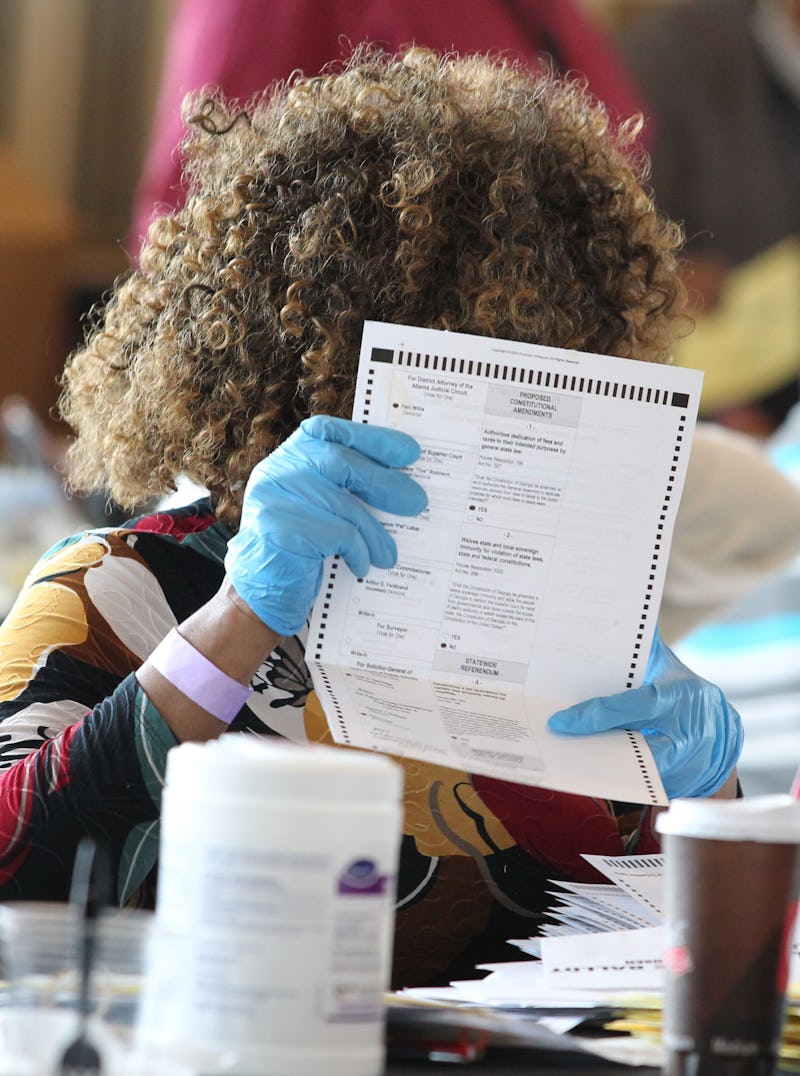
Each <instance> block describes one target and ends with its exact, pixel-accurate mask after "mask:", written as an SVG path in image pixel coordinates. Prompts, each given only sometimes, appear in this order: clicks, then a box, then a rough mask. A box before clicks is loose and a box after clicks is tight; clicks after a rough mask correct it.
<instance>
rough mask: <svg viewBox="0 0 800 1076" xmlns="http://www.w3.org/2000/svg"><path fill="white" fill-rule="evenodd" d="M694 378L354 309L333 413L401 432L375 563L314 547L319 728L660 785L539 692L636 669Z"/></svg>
mask: <svg viewBox="0 0 800 1076" xmlns="http://www.w3.org/2000/svg"><path fill="white" fill-rule="evenodd" d="M701 386H702V375H701V374H699V373H697V372H696V371H693V370H687V369H683V368H678V367H669V366H659V365H654V364H651V363H644V362H635V361H631V360H627V359H616V358H610V357H608V356H602V355H592V354H586V353H582V352H574V351H565V350H561V349H557V348H546V347H538V346H536V345H530V344H521V343H510V342H507V341H502V340H493V339H487V338H485V337H478V336H468V335H463V334H459V333H448V332H441V331H436V330H429V329H419V328H409V327H407V326H396V325H385V324H380V323H376V322H367V323H366V324H365V328H364V335H363V341H362V347H361V356H360V363H359V371H358V381H357V387H356V399H355V404H354V409H353V417H354V419H355V420H356V421H362V422H369V423H375V424H378V425H383V426H390V427H394V428H396V429H399V430H404V431H406V432H407V433H409V434H411V435H412V436H413V437H415V438H416V439H417V441H418V442H419V444H420V446H421V449H422V452H421V456H420V459H419V460H418V462H417V463H415V464H414V465H413V466H412V467H411V468H409V473H410V474H412V475H413V477H414V478H416V479H417V480H418V481H419V482H420V483H421V485H422V486H423V487H424V488H425V490H426V492H427V494H428V498H429V505H428V508H427V509H426V510H425V512H424V513H423V514H422V515H421V516H419V517H416V518H401V517H398V516H392V515H389V514H384V513H380V512H376V513H375V514H376V515H377V516H378V518H379V519H380V520H381V522H382V523H383V524H384V525H385V526H386V527H387V529H388V530H389V531H390V532H391V533H392V534H393V535H394V537H395V540H396V542H397V547H398V554H399V559H398V563H397V565H396V567H395V568H393V569H391V570H389V571H385V570H377V569H372V570H370V572H369V574H368V575H367V576H366V577H365V578H363V579H356V578H355V577H354V576H353V575H352V574H351V573H350V571H349V570H348V569H347V567H346V565H345V564H344V562H343V561H340V560H339V558H336V557H335V558H332V559H331V560H330V561H329V562H328V563H327V565H326V570H325V576H324V580H323V586H322V589H321V591H320V595H319V598H318V600H317V603H316V605H315V607H314V611H313V615H312V620H311V628H310V632H309V641H308V645H307V649H306V660H307V663H308V666H309V669H310V670H311V675H312V679H313V682H314V687H315V689H316V691H317V694H318V696H319V699H320V702H321V704H322V706H323V709H324V711H325V714H326V716H327V719H328V723H329V725H330V728H331V731H332V734H333V737H334V739H335V740H337V741H338V742H340V743H345V744H350V745H352V746H354V747H361V748H368V749H372V750H377V751H383V752H387V753H389V754H394V755H401V756H409V757H411V758H416V759H422V760H424V761H427V762H432V763H436V764H439V765H443V766H449V767H453V768H457V769H463V770H466V771H468V772H471V773H480V774H483V775H486V776H489V777H496V778H505V779H507V780H511V781H516V782H521V783H524V784H528V785H534V786H539V787H545V788H551V789H558V790H561V791H565V792H573V793H582V794H585V795H595V796H603V797H610V798H614V799H621V800H627V801H631V802H637V803H665V802H666V796H665V794H664V790H663V787H662V785H661V781H660V779H659V776H658V772H657V770H656V768H655V765H654V763H653V759H652V756H651V754H650V751H649V749H648V747H647V745H646V743H645V740H644V738H643V737H642V736H641V735H639V734H638V733H632V732H625V731H619V732H616V731H615V732H611V733H604V734H603V735H600V736H589V737H582V736H578V737H576V736H559V735H556V734H554V733H551V732H549V731H548V730H547V728H546V724H545V723H546V720H547V718H548V717H549V716H550V714H552V713H553V712H554V711H555V710H558V709H561V708H563V707H564V706H568V705H570V704H571V703H575V702H579V701H581V700H584V699H588V698H591V697H593V696H597V695H606V694H611V693H614V692H617V691H624V690H626V689H629V688H634V687H637V686H638V685H640V684H641V683H642V681H643V677H644V673H645V669H646V665H647V658H648V654H649V651H650V644H651V641H652V638H653V632H654V628H655V623H656V616H657V613H658V606H659V600H660V596H661V590H662V586H663V581H664V574H665V570H666V564H667V555H668V552H669V545H670V540H671V536H672V529H673V523H674V519H675V514H676V511H677V508H678V503H679V500H680V493H681V489H682V486H683V480H684V475H685V472H686V465H687V462H688V458H689V451H690V446H691V438H692V432H693V430H694V424H695V419H696V414H697V406H698V401H699V397H700V391H701Z"/></svg>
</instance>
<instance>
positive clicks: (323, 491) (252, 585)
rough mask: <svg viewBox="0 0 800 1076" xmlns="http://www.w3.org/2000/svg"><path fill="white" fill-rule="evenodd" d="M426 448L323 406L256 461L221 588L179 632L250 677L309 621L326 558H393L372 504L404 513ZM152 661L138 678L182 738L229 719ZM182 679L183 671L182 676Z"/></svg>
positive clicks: (420, 503)
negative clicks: (413, 472) (411, 471)
mask: <svg viewBox="0 0 800 1076" xmlns="http://www.w3.org/2000/svg"><path fill="white" fill-rule="evenodd" d="M418 455H419V446H418V445H417V443H416V441H414V440H413V439H412V438H411V437H409V436H408V435H407V434H404V433H400V432H398V431H396V430H389V429H385V428H383V427H380V426H367V425H364V424H360V423H355V422H350V421H348V420H346V419H337V418H330V417H328V416H325V415H317V416H315V417H314V418H311V419H306V420H305V421H304V422H303V423H301V425H300V427H299V429H298V430H296V431H295V433H294V434H293V435H292V436H291V437H290V438H289V439H288V440H287V441H285V442H284V443H283V444H282V445H281V446H280V447H279V448H278V449H276V451H275V452H273V453H272V454H271V455H270V456H268V457H267V458H266V459H264V460H262V461H261V463H259V464H258V465H257V467H256V468H255V469H254V471H253V473H252V475H251V477H250V480H249V482H248V484H247V489H246V491H245V497H244V503H243V506H242V518H241V523H240V526H239V531H238V533H237V534H236V535H235V537H234V538H233V539H232V541H231V543H230V545H229V547H228V553H227V556H226V562H225V563H226V567H227V570H228V575H227V576H226V579H225V581H224V582H223V584H222V586H221V588H220V590H219V591H218V592H217V594H216V595H215V596H214V597H213V598H212V599H211V601H209V602H208V603H207V604H205V605H204V606H203V607H202V608H200V609H199V610H198V612H196V613H195V614H194V615H193V616H190V617H189V618H188V619H186V620H185V621H184V622H183V623H182V624H181V625H180V627H179V634H180V635H181V636H183V638H184V639H185V640H186V641H187V642H188V643H190V644H191V646H192V647H194V649H195V650H197V651H198V652H199V653H200V654H202V655H203V656H204V657H205V658H207V659H208V660H209V661H211V663H212V665H213V666H216V668H217V669H218V670H219V672H220V673H222V674H224V675H225V676H226V677H230V678H232V679H233V680H235V681H238V683H239V684H242V685H246V684H249V682H250V679H251V677H252V676H253V674H254V673H255V671H256V670H257V669H258V667H259V666H260V665H261V663H262V662H263V661H264V659H265V658H266V657H267V655H268V654H269V653H270V652H271V651H272V649H273V648H274V646H275V644H276V642H277V641H278V639H279V638H280V637H281V636H282V635H293V634H296V633H297V632H298V631H299V630H300V629H301V628H302V627H303V625H304V624H305V622H306V619H307V617H308V614H309V612H310V610H311V606H312V604H313V602H314V599H315V598H316V595H317V591H318V590H319V587H320V584H321V581H322V572H323V563H324V560H325V558H326V557H328V556H331V555H333V554H339V555H341V556H342V558H343V560H344V561H345V563H346V564H347V565H348V567H349V568H350V569H351V571H353V573H354V574H356V575H365V574H366V573H367V572H368V571H369V568H370V566H371V565H375V566H377V567H381V568H389V567H392V566H393V565H394V563H395V560H396V557H397V550H396V547H395V544H394V540H393V539H392V537H391V536H390V535H389V533H388V532H387V531H386V530H385V528H384V527H383V526H382V525H381V524H380V523H379V522H378V520H377V519H376V518H375V516H374V515H372V513H371V512H370V511H369V510H368V508H367V507H366V505H371V506H372V507H374V508H378V509H381V510H383V511H389V512H394V513H396V514H400V515H416V514H418V513H419V512H421V511H422V510H423V509H424V508H425V506H426V504H427V498H426V497H425V494H424V492H423V490H422V489H421V488H420V486H419V485H418V484H417V483H416V482H415V481H414V480H413V479H412V478H410V477H409V476H408V475H406V474H403V473H402V471H401V470H400V468H402V467H405V466H407V465H408V464H410V463H413V461H414V460H415V459H416V458H417V456H418ZM159 668H160V669H161V670H162V671H159V669H156V668H154V666H153V664H152V663H151V662H149V661H147V662H145V663H144V665H143V666H142V668H141V669H140V670H139V671H138V673H137V677H138V680H139V683H140V684H141V685H142V687H143V688H144V689H145V691H146V692H147V694H148V697H149V698H150V700H151V701H152V702H153V704H154V705H155V706H157V707H158V709H159V711H160V712H161V714H162V715H163V717H164V720H165V721H166V723H167V724H168V725H169V727H170V728H171V729H172V731H173V732H174V734H175V736H176V737H177V738H178V739H179V740H187V739H190V740H208V739H213V738H214V737H216V736H219V735H220V734H221V733H222V732H223V731H224V729H225V724H224V722H223V721H221V720H219V719H217V718H216V717H214V716H212V714H211V713H209V712H208V711H206V710H204V709H203V707H202V705H200V704H198V702H193V701H192V700H191V699H190V698H189V697H188V696H187V695H186V694H184V693H183V692H182V691H181V690H180V689H179V687H178V686H176V684H175V683H174V682H172V681H171V680H170V677H169V675H168V673H167V674H165V673H164V671H163V666H160V667H159ZM176 679H177V677H176Z"/></svg>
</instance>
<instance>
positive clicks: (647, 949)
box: [542, 926, 664, 992]
mask: <svg viewBox="0 0 800 1076" xmlns="http://www.w3.org/2000/svg"><path fill="white" fill-rule="evenodd" d="M663 951H664V928H663V927H662V926H658V927H641V928H639V929H638V930H607V931H603V932H601V933H599V934H573V935H571V936H569V937H563V938H542V968H543V971H544V983H545V985H546V986H547V987H549V988H550V989H551V990H561V989H582V990H611V991H616V990H642V991H649V990H652V991H655V992H660V991H661V990H662V989H663V986H664V967H663V964H662V954H663Z"/></svg>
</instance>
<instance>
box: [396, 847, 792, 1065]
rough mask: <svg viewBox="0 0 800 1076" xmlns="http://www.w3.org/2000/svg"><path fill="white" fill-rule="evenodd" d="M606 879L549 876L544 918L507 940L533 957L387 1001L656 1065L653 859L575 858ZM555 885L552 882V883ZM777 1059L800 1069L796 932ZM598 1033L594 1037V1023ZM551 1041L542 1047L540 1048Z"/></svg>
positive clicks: (657, 907) (657, 951) (658, 892)
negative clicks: (529, 932) (532, 934)
mask: <svg viewBox="0 0 800 1076" xmlns="http://www.w3.org/2000/svg"><path fill="white" fill-rule="evenodd" d="M584 858H585V859H586V860H587V861H588V862H590V863H591V864H592V865H593V866H594V867H596V868H597V869H598V870H599V871H600V872H601V873H602V874H604V875H605V876H606V877H607V878H609V884H608V885H590V884H588V885H583V884H579V883H573V882H560V881H559V882H553V886H554V895H556V896H557V897H558V900H557V903H556V905H555V906H554V908H553V909H552V912H551V914H552V917H553V919H554V922H553V924H552V926H551V927H548V928H545V932H544V934H543V935H542V936H540V937H536V938H520V939H514V940H512V941H511V942H510V944H512V945H514V946H516V947H517V948H519V949H521V950H522V951H523V952H524V953H528V954H530V955H531V956H533V957H535V958H536V959H533V960H530V961H513V962H509V963H502V964H487V965H481V966H480V968H479V970H480V971H485V972H488V973H489V974H488V975H487V976H486V977H485V978H483V979H479V980H467V981H461V982H455V983H451V984H450V986H449V987H446V988H441V989H439V990H436V991H431V990H406V991H402V992H401V993H400V994H399V995H395V996H394V997H395V1003H396V1004H406V1005H438V1006H440V1007H443V1008H444V1007H450V1010H451V1014H452V1012H453V1008H454V1007H457V1008H458V1010H459V1012H461V1013H465V1012H468V1011H472V1012H476V1013H481V1014H482V1015H481V1019H482V1021H483V1024H482V1026H483V1027H485V1028H487V1029H488V1030H489V1031H490V1032H491V1033H492V1038H493V1040H494V1038H495V1034H496V1035H497V1036H498V1037H499V1040H500V1041H509V1042H513V1043H517V1042H526V1043H529V1044H534V1045H539V1046H542V1045H544V1044H545V1042H546V1040H547V1039H548V1038H550V1039H552V1038H555V1037H558V1036H561V1038H562V1040H563V1045H562V1048H564V1049H571V1050H584V1051H587V1052H590V1053H594V1054H598V1055H600V1056H602V1057H605V1058H607V1059H609V1060H614V1061H618V1062H620V1063H622V1064H629V1065H652V1066H659V1065H660V1064H661V1062H662V1051H661V1012H662V998H663V970H662V963H661V955H662V951H663V948H664V945H663V927H662V926H661V922H662V916H663V910H662V909H663V857H662V856H660V855H649V856H623V857H614V856H585V857H584ZM556 887H557V889H556ZM790 980H791V983H792V985H791V986H790V989H789V997H788V1003H787V1017H786V1025H785V1030H784V1039H783V1047H782V1050H781V1065H782V1068H783V1069H789V1070H791V1071H795V1070H796V1071H800V931H798V932H797V933H796V934H795V938H794V942H793V946H792V953H791V961H790ZM600 1029H602V1030H603V1031H605V1032H607V1033H608V1037H598V1034H597V1032H598V1030H600ZM549 1048H552V1047H549Z"/></svg>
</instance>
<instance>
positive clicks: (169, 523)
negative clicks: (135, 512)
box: [121, 497, 217, 541]
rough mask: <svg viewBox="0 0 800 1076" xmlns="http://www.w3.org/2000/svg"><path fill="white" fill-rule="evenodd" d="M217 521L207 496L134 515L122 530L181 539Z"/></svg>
mask: <svg viewBox="0 0 800 1076" xmlns="http://www.w3.org/2000/svg"><path fill="white" fill-rule="evenodd" d="M216 522H217V517H216V516H215V515H214V510H213V508H212V507H211V501H210V500H209V498H208V497H204V498H202V499H201V500H198V501H194V502H192V503H191V504H186V505H181V506H180V507H177V508H167V509H156V510H154V511H151V512H146V513H144V514H142V515H139V516H135V517H134V518H133V519H130V520H128V521H127V522H126V523H124V524H123V525H122V528H121V529H122V530H126V531H135V532H137V533H146V534H163V535H168V536H169V537H170V538H174V539H176V540H177V541H182V540H183V539H184V538H186V536H187V535H189V534H197V533H199V532H201V531H205V530H208V528H209V527H210V526H212V525H213V524H214V523H216Z"/></svg>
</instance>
